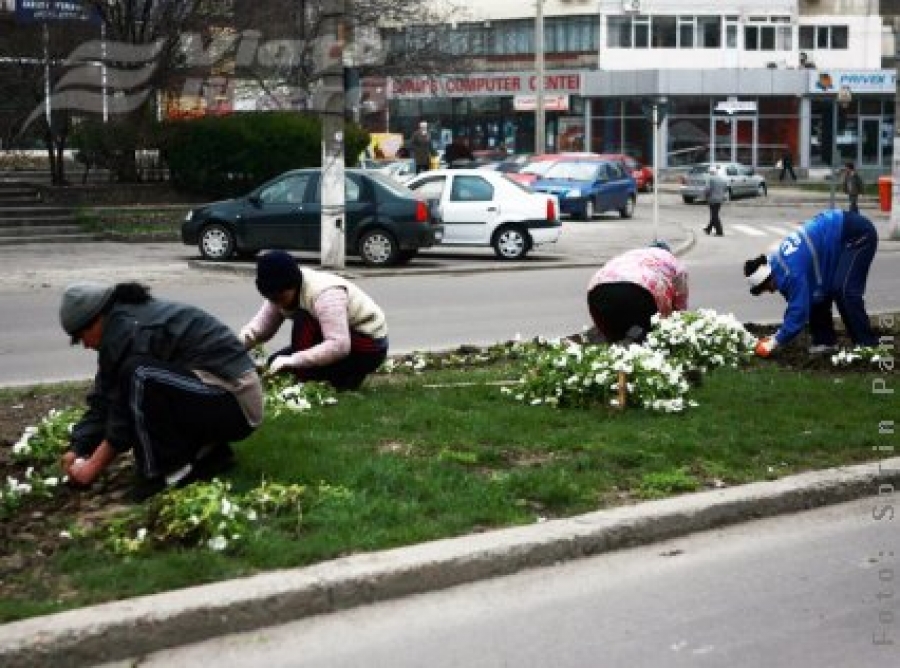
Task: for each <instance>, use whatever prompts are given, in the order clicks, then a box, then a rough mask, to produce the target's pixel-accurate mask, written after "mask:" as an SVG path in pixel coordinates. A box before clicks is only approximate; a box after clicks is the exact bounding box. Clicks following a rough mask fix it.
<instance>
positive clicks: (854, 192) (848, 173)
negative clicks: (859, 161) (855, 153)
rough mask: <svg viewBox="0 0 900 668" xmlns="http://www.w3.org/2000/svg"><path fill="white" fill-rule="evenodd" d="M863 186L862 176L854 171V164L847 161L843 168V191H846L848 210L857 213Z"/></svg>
mask: <svg viewBox="0 0 900 668" xmlns="http://www.w3.org/2000/svg"><path fill="white" fill-rule="evenodd" d="M864 188H865V186H864V185H863V180H862V177H860V175H859V172H857V171H856V165H854V164H853V163H852V162H848V163H847V166H846V168H845V169H844V192H845V193H847V199H848V200H849V203H850V207H849V210H850V211H853V212H854V213H859V196H860V195H862V192H863V189H864Z"/></svg>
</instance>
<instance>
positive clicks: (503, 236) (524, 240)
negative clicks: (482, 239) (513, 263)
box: [491, 226, 529, 260]
mask: <svg viewBox="0 0 900 668" xmlns="http://www.w3.org/2000/svg"><path fill="white" fill-rule="evenodd" d="M491 245H492V246H493V247H494V252H495V253H496V254H497V257H499V258H500V259H501V260H521V259H522V258H523V257H525V255H526V254H527V253H528V248H529V241H528V235H527V234H525V232H524V231H523V230H522V228H520V227H515V226H513V227H501V228H500V229H499V230H497V232H496V233H495V234H494V240H493V242H492V243H491Z"/></svg>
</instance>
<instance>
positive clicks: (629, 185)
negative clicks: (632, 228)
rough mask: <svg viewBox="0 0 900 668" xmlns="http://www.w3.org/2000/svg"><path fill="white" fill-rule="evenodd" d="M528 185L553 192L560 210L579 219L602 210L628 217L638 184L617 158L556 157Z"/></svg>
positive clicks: (589, 216)
mask: <svg viewBox="0 0 900 668" xmlns="http://www.w3.org/2000/svg"><path fill="white" fill-rule="evenodd" d="M531 187H532V188H533V189H534V190H537V191H539V192H546V193H550V194H553V195H556V196H557V197H558V198H559V207H560V210H561V211H562V212H563V213H567V214H569V215H571V216H573V217H576V218H580V219H582V220H591V219H593V217H594V215H595V214H598V213H603V212H605V211H618V212H619V215H620V216H621V217H622V218H631V217H632V216H633V215H634V207H635V205H636V204H637V184H635V182H634V178H632V176H631V174H629V173H628V172H627V171H626V169H625V166H624V165H623V164H622V163H621V162H619V161H618V160H604V159H600V158H577V159H572V160H559V161H556V162H553V163H552V165H551V167H550V168H549V169H547V170H546V171H545V172H544V173H543V174H541V175H540V176H539V178H538V180H537V181H535V182H534V184H532V186H531Z"/></svg>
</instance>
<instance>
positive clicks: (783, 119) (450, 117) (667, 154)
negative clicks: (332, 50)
mask: <svg viewBox="0 0 900 668" xmlns="http://www.w3.org/2000/svg"><path fill="white" fill-rule="evenodd" d="M465 4H466V5H467V7H468V10H467V12H466V13H465V15H464V17H465V18H464V20H463V19H460V20H459V21H458V22H456V23H455V24H452V25H450V26H445V27H444V28H443V29H442V30H441V32H440V35H441V39H443V40H445V43H444V44H442V48H444V49H446V50H448V51H449V52H450V53H456V54H458V55H459V56H460V57H461V58H462V57H465V58H466V62H467V63H468V64H469V69H468V71H466V72H465V73H448V74H445V75H428V76H424V75H423V76H420V77H417V76H409V77H401V78H394V79H388V80H384V81H375V82H374V86H376V87H377V88H378V89H379V90H380V91H383V93H384V96H385V98H386V104H385V106H384V113H380V114H375V115H372V116H367V117H366V119H365V120H366V123H367V124H368V125H369V127H370V129H372V130H379V131H385V130H389V131H392V132H398V133H403V134H404V135H408V134H409V133H410V132H411V131H412V129H413V128H414V127H415V125H416V124H417V123H418V121H419V120H422V119H424V120H428V121H430V125H431V127H432V130H433V132H434V136H433V139H434V141H435V144H436V146H438V147H440V146H442V145H444V144H445V143H447V142H448V141H449V140H450V138H451V137H453V136H458V135H461V136H463V137H465V138H466V140H467V141H468V142H469V144H470V145H471V146H472V147H473V148H476V149H479V148H480V149H489V148H493V147H497V146H501V145H502V146H503V147H504V148H506V149H507V150H513V151H520V152H529V151H534V150H536V148H539V147H535V146H534V137H535V127H534V122H535V117H536V114H535V112H534V108H535V106H536V98H537V96H538V95H540V96H541V97H542V99H543V101H544V105H543V106H544V108H545V116H546V138H547V139H546V146H545V147H543V148H544V149H545V150H551V151H552V150H593V151H597V152H626V153H630V154H633V155H635V156H636V157H638V158H641V159H643V160H645V161H646V162H650V163H652V162H653V154H654V152H653V135H654V133H653V132H652V124H651V122H650V117H651V116H652V110H653V107H654V106H655V107H656V109H657V114H658V115H657V119H658V120H659V121H660V122H659V132H658V136H659V138H660V139H659V142H660V144H659V158H658V167H660V168H663V169H665V168H672V167H678V166H680V165H685V164H690V163H693V162H698V161H705V160H709V159H715V160H738V161H741V162H744V163H747V164H750V165H754V166H757V167H771V166H773V165H774V164H775V163H776V162H777V161H778V160H779V159H781V158H782V157H783V155H784V154H785V153H790V154H791V156H792V158H793V161H794V164H795V165H796V166H797V168H799V169H800V170H804V171H807V172H812V173H815V172H816V171H817V170H826V169H827V166H828V165H829V164H831V163H832V162H833V161H837V162H839V163H842V162H846V161H853V162H856V163H857V164H858V165H859V166H860V167H861V169H862V170H863V171H864V172H867V173H868V172H871V173H884V172H887V171H890V165H891V160H892V156H893V131H894V118H895V109H894V105H895V92H896V70H894V69H886V68H885V62H889V63H893V60H891V59H892V58H893V56H894V52H895V49H894V35H893V31H892V28H891V25H890V24H886V23H885V22H884V21H883V19H882V17H881V16H880V15H879V11H878V5H879V3H878V2H874V1H866V0H858V1H853V0H843V1H841V0H833V1H830V2H829V1H828V0H806V1H800V2H798V1H796V0H755V1H753V2H747V1H745V0H719V1H718V2H715V3H704V2H699V1H696V0H600V1H599V2H597V1H596V0H589V1H586V0H544V2H543V6H542V10H543V11H542V14H543V27H544V31H543V36H544V39H543V45H542V46H543V49H542V51H543V62H544V67H545V78H544V87H543V90H541V91H538V90H537V85H536V84H537V78H536V76H535V71H536V69H537V68H536V63H539V60H538V58H539V55H540V53H541V45H540V44H539V41H538V40H537V39H536V25H537V23H538V21H537V17H536V14H535V5H534V3H521V2H514V1H509V0H494V1H492V2H490V3H484V2H480V3H478V2H468V3H465ZM428 29H429V28H428V27H426V26H414V25H413V26H405V27H403V28H402V29H396V30H393V31H387V44H388V45H389V48H391V49H404V48H406V46H407V45H408V44H409V43H411V42H413V41H415V40H416V39H417V31H422V30H428ZM431 29H433V28H431ZM538 68H539V64H538ZM370 83H371V82H370ZM842 89H843V92H841V91H842Z"/></svg>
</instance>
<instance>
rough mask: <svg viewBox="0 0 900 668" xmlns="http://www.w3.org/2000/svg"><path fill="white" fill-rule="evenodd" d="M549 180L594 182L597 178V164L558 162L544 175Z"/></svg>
mask: <svg viewBox="0 0 900 668" xmlns="http://www.w3.org/2000/svg"><path fill="white" fill-rule="evenodd" d="M544 177H545V178H548V179H568V180H570V181H593V180H594V179H595V178H596V177H597V164H596V163H593V162H557V163H554V165H553V167H551V168H550V169H548V170H547V172H546V173H545V174H544Z"/></svg>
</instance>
